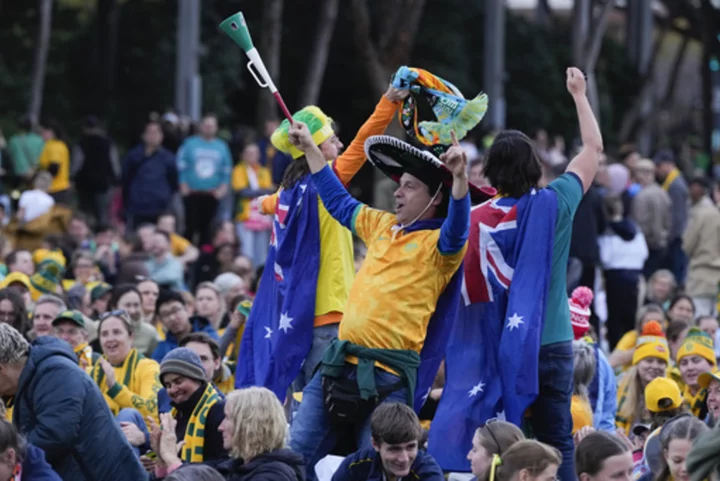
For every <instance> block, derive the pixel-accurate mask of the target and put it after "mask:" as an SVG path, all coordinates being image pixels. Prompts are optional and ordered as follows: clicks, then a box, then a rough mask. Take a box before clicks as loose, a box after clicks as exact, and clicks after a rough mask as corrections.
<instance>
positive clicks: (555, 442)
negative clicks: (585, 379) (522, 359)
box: [530, 341, 577, 481]
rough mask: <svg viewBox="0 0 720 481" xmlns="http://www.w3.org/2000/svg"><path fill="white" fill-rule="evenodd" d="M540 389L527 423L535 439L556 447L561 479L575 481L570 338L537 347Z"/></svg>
mask: <svg viewBox="0 0 720 481" xmlns="http://www.w3.org/2000/svg"><path fill="white" fill-rule="evenodd" d="M538 371H539V373H538V374H539V376H538V377H539V384H540V386H539V387H540V392H539V394H538V397H537V399H536V400H535V402H534V403H533V405H532V413H533V415H532V417H531V418H530V423H531V426H532V430H533V434H534V435H535V437H536V438H537V440H538V441H540V442H543V443H545V444H549V445H550V446H553V447H555V448H557V450H558V451H560V452H561V453H562V456H563V463H562V465H561V466H560V469H559V471H558V477H559V479H560V481H576V479H577V475H576V474H575V463H574V460H573V453H574V451H575V444H574V442H573V438H572V425H573V422H572V415H571V414H570V401H571V398H572V389H573V371H574V367H573V349H572V342H571V341H566V342H558V343H556V344H549V345H547V346H542V347H541V348H540V356H539V359H538Z"/></svg>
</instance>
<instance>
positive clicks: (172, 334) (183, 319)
mask: <svg viewBox="0 0 720 481" xmlns="http://www.w3.org/2000/svg"><path fill="white" fill-rule="evenodd" d="M155 315H156V316H157V317H158V319H160V322H162V324H163V326H165V329H166V330H167V335H166V336H165V340H164V341H160V343H159V344H158V345H157V347H156V348H155V351H154V352H153V354H152V358H153V359H154V360H156V361H157V362H162V360H163V358H164V357H165V355H166V354H167V353H168V352H170V351H172V350H173V349H175V348H176V347H178V346H179V345H180V341H181V340H182V339H183V337H185V336H187V335H188V334H190V333H193V332H204V333H206V334H207V335H208V336H210V337H211V338H213V339H214V340H216V341H219V340H220V339H219V337H218V333H217V331H215V328H214V327H212V325H211V324H210V321H209V320H207V319H206V318H204V317H201V316H194V317H190V314H189V312H188V310H187V306H186V305H185V299H184V298H183V296H182V294H180V293H179V292H177V291H173V290H169V289H162V290H160V293H159V295H158V298H157V301H156V302H155Z"/></svg>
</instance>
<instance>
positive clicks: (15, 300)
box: [0, 287, 32, 336]
mask: <svg viewBox="0 0 720 481" xmlns="http://www.w3.org/2000/svg"><path fill="white" fill-rule="evenodd" d="M4 300H8V301H10V303H11V304H12V306H13V316H12V321H11V322H9V323H8V324H10V325H11V326H12V327H14V328H15V329H16V330H17V331H18V332H19V333H20V334H22V335H23V336H26V335H27V333H28V331H29V330H30V327H32V326H31V324H30V319H29V318H28V315H27V310H26V309H25V301H24V300H23V298H22V296H21V295H20V294H18V293H17V292H15V291H14V290H12V289H9V288H7V287H6V288H5V289H0V301H4Z"/></svg>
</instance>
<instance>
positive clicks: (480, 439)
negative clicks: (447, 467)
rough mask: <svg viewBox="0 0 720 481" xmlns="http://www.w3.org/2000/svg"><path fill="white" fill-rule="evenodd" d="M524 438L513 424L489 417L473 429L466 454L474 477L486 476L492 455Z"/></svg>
mask: <svg viewBox="0 0 720 481" xmlns="http://www.w3.org/2000/svg"><path fill="white" fill-rule="evenodd" d="M523 439H525V435H524V434H523V432H522V431H521V430H520V428H518V427H517V426H515V425H514V424H510V423H507V422H505V421H500V420H498V419H497V418H494V419H489V420H488V421H487V422H486V423H485V424H484V425H483V426H481V427H479V428H478V429H477V431H475V435H474V436H473V441H472V449H470V452H469V453H468V454H467V459H468V461H470V468H471V469H472V473H473V476H475V479H482V478H484V477H487V473H488V471H489V470H490V467H491V465H492V460H493V456H495V455H497V456H502V455H503V453H504V452H506V451H507V450H508V449H510V446H512V445H513V444H515V443H517V442H518V441H522V440H523Z"/></svg>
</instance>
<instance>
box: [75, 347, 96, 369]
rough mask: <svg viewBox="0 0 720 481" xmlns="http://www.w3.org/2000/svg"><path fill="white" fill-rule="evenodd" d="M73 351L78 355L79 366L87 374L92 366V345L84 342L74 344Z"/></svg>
mask: <svg viewBox="0 0 720 481" xmlns="http://www.w3.org/2000/svg"><path fill="white" fill-rule="evenodd" d="M73 351H75V355H77V357H78V364H79V365H80V367H81V368H83V369H84V370H85V372H87V373H88V374H89V373H90V372H91V371H92V368H93V359H92V353H93V351H92V347H90V345H89V344H88V343H87V342H86V343H83V344H80V345H78V346H76V347H75V349H73Z"/></svg>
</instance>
